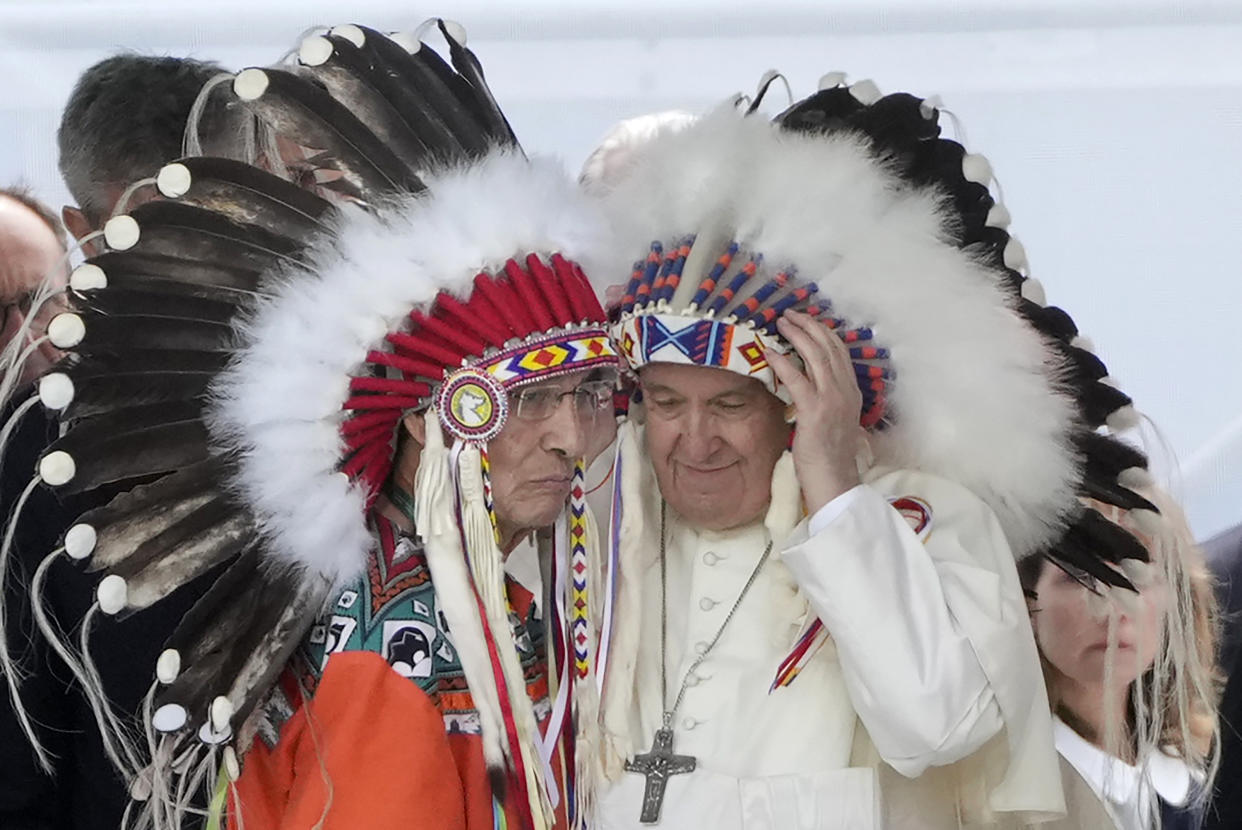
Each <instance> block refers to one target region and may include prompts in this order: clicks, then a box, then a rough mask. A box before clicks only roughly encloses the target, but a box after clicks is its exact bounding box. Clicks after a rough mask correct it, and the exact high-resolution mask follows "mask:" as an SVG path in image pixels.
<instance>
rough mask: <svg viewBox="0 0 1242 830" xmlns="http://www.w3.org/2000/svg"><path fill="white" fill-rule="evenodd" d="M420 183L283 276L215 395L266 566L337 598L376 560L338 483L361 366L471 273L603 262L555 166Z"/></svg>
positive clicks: (486, 165)
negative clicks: (538, 258) (316, 582)
mask: <svg viewBox="0 0 1242 830" xmlns="http://www.w3.org/2000/svg"><path fill="white" fill-rule="evenodd" d="M426 183H427V185H428V188H429V190H428V191H427V192H426V193H424V194H421V195H419V196H412V197H407V198H405V199H403V200H401V201H399V202H397V203H395V204H394V205H392V206H390V207H388V208H386V209H384V210H383V211H382V212H381V213H380V214H379V215H376V214H372V213H367V212H365V211H363V210H361V209H359V208H355V207H346V208H344V209H343V210H342V211H341V218H340V220H339V222H338V225H337V227H336V228H335V232H334V233H331V234H328V235H325V237H324V238H322V239H320V240H319V241H318V242H317V243H316V244H315V245H314V246H313V248H312V250H311V252H310V253H309V261H311V262H313V263H314V266H313V268H310V269H294V270H288V271H287V272H285V273H282V274H279V275H276V279H275V280H274V285H272V288H271V291H270V295H269V296H268V297H266V298H265V299H264V300H263V301H262V302H261V303H260V304H259V305H258V307H257V308H256V309H255V310H254V312H253V313H252V314H251V315H250V316H249V317H248V319H246V320H245V321H244V322H243V323H241V324H240V325H239V326H238V335H239V340H240V343H241V346H240V348H239V350H238V352H237V354H236V355H235V358H234V360H233V361H232V363H231V365H230V366H229V368H228V369H227V370H226V371H225V372H224V373H223V374H222V375H221V377H220V378H219V379H218V380H217V382H216V384H215V385H214V386H213V389H212V393H213V402H212V406H211V410H210V418H209V423H210V425H211V429H212V435H213V438H214V439H215V441H216V444H217V446H218V447H219V449H221V450H224V451H231V452H235V453H236V454H237V456H238V458H239V473H238V475H237V476H236V478H235V480H234V481H233V486H234V487H235V489H236V490H237V491H238V493H239V495H240V496H241V497H242V498H243V499H244V500H245V501H246V503H247V504H249V505H250V506H251V507H252V509H253V510H254V512H255V514H256V516H257V517H258V521H259V523H260V527H261V530H262V532H263V533H264V534H265V535H266V537H267V539H268V545H267V550H268V551H269V552H270V553H271V555H272V557H273V559H274V562H273V564H277V565H285V566H290V567H299V568H305V569H309V570H311V571H315V572H318V573H321V574H323V575H325V576H327V577H328V578H330V579H332V580H334V581H335V582H336V583H337V584H343V583H345V582H347V581H349V580H351V579H352V578H354V577H356V576H357V575H358V574H360V573H361V572H362V570H363V568H364V567H365V564H366V559H367V556H368V554H369V552H370V550H371V548H372V546H373V541H372V538H371V535H370V533H369V532H368V530H367V525H366V520H365V515H364V513H365V511H364V508H365V495H364V492H363V490H362V488H360V487H358V486H356V485H354V484H352V483H350V482H349V481H348V480H347V479H346V477H345V476H344V475H343V474H341V473H338V472H337V468H338V466H339V464H340V461H341V459H342V455H343V451H344V444H343V442H342V440H341V437H340V434H339V431H338V430H339V427H340V424H341V421H342V420H343V413H342V411H341V406H342V405H343V404H344V403H345V400H346V398H347V397H348V384H349V378H350V376H352V375H355V374H358V373H359V372H360V370H361V367H362V363H363V362H364V360H365V358H366V354H367V352H368V351H369V350H371V349H377V348H383V340H384V336H385V335H386V334H387V333H388V332H390V331H395V330H399V329H400V328H401V327H402V326H403V323H404V320H405V318H406V316H407V315H408V314H409V312H410V311H411V310H412V309H414V308H416V307H423V308H425V307H426V306H427V305H428V304H429V303H430V301H431V300H433V299H434V298H435V296H436V295H437V294H438V293H439V292H441V291H450V292H452V293H454V294H456V295H457V296H459V297H460V298H462V299H466V298H467V297H468V296H469V294H470V291H471V284H472V281H473V279H474V277H475V275H476V274H477V273H479V272H480V271H484V270H488V271H495V270H496V269H498V268H499V267H500V266H502V265H503V264H504V262H505V261H506V260H508V259H510V258H512V257H518V258H519V259H520V258H524V257H525V256H526V255H527V254H529V253H536V252H537V253H540V254H541V255H543V256H545V257H546V256H547V255H550V254H551V253H554V252H560V253H562V254H563V255H564V256H565V257H566V258H568V259H572V260H577V261H580V262H581V261H582V259H583V257H584V256H585V255H586V253H587V252H590V251H598V250H600V249H601V247H602V246H604V242H603V234H604V232H605V225H604V223H603V222H602V221H601V219H600V217H599V214H598V209H597V207H596V206H595V205H593V204H592V203H591V202H589V201H587V200H586V199H585V198H584V197H583V196H582V195H581V194H580V193H579V191H578V189H577V188H576V187H575V186H574V184H573V182H572V180H571V179H569V178H568V177H567V176H566V174H565V172H564V170H563V169H562V167H561V166H560V165H559V164H558V163H554V162H551V161H547V160H527V159H526V158H524V157H522V156H521V155H520V154H519V153H518V152H516V151H512V150H498V151H495V152H493V153H492V154H491V155H490V156H488V157H487V158H486V159H484V160H482V161H480V162H478V163H475V164H473V165H471V166H469V167H458V168H453V169H449V170H447V171H445V172H443V173H440V174H438V175H435V176H431V177H427V179H426Z"/></svg>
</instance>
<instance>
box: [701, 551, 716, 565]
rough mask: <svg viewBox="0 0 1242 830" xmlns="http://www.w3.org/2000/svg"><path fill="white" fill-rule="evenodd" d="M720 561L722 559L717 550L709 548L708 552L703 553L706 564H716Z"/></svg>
mask: <svg viewBox="0 0 1242 830" xmlns="http://www.w3.org/2000/svg"><path fill="white" fill-rule="evenodd" d="M719 561H720V557H719V556H717V555H716V552H715V551H710V550H709V551H708V552H707V553H705V554H703V562H704V564H707V565H715V564H716V563H717V562H719Z"/></svg>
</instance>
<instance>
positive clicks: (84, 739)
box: [0, 53, 244, 830]
mask: <svg viewBox="0 0 1242 830" xmlns="http://www.w3.org/2000/svg"><path fill="white" fill-rule="evenodd" d="M222 71H223V70H222V68H221V67H220V66H218V65H217V64H214V63H210V62H203V61H197V60H190V59H183V58H175V57H148V56H143V55H136V54H128V53H127V54H120V55H115V56H112V57H109V58H106V59H105V60H103V61H100V62H99V63H97V64H95V65H94V66H92V67H90V68H89V69H87V70H86V71H85V72H84V73H83V74H82V76H81V77H80V78H79V80H78V82H77V85H76V86H75V87H74V90H73V93H72V94H71V95H70V98H69V101H68V103H67V104H66V106H65V110H64V114H63V116H62V119H61V124H60V129H59V132H58V140H59V145H60V169H61V173H62V175H63V177H64V181H65V185H66V187H67V188H68V189H69V192H70V193H71V194H72V195H73V197H74V199H75V201H76V202H77V205H76V206H65V207H64V208H63V209H62V212H61V215H62V217H63V220H64V223H65V226H66V227H67V228H68V229H69V231H70V232H71V233H72V235H73V236H74V237H76V238H79V239H81V238H82V237H84V236H86V235H87V234H89V233H91V232H92V231H94V230H98V229H99V228H101V227H102V226H103V224H104V222H106V221H107V219H108V218H109V216H110V215H111V214H112V212H113V209H114V208H115V206H116V203H117V200H118V199H120V198H121V196H122V194H123V193H124V191H125V188H126V187H127V185H128V183H130V182H132V181H135V180H138V179H141V178H143V177H148V176H152V175H154V173H155V172H156V171H157V170H158V169H159V166H160V165H161V164H163V163H164V162H166V161H168V160H170V159H173V158H177V157H178V156H180V155H181V154H182V141H183V134H184V132H185V125H186V121H187V118H188V117H189V115H190V113H191V109H192V108H193V106H194V103H195V100H196V99H197V97H198V94H199V90H200V89H201V88H202V86H203V84H204V83H206V82H207V81H208V80H210V79H211V78H212V77H213V76H216V75H218V74H219V73H221V72H222ZM120 112H123V113H126V114H127V116H126V117H121V118H118V117H117V113H120ZM200 123H201V124H202V126H203V132H204V142H203V144H204V150H205V151H208V152H211V151H215V152H219V153H225V154H227V153H228V152H230V148H231V147H232V146H233V145H232V142H234V141H235V140H238V134H239V132H240V131H241V130H242V129H243V127H244V123H243V122H242V121H241V120H240V119H235V118H233V117H232V113H231V112H228V111H226V110H225V109H224V108H223V107H216V108H209V109H208V110H207V111H206V113H205V114H204V117H203V119H202V120H201V122H200ZM154 192H155V191H154V188H146V189H145V190H142V191H136V192H135V194H134V198H132V199H131V200H130V202H129V205H130V206H131V207H132V206H133V205H135V204H137V203H138V202H141V201H145V200H148V199H150V198H152V197H153V195H154ZM64 240H65V234H64V229H62V228H61V227H60V225H59V223H58V222H57V220H56V216H55V214H54V213H53V212H51V211H49V210H48V209H47V208H45V207H43V206H41V205H39V204H38V203H37V202H34V201H33V200H31V199H30V198H29V197H28V196H27V195H25V194H24V193H21V192H16V193H10V192H6V193H5V195H4V196H3V197H0V280H2V282H0V292H3V293H0V298H2V299H3V301H4V303H5V306H4V308H5V318H4V330H3V331H4V337H5V339H6V341H7V340H8V339H9V338H10V337H12V336H13V334H14V333H15V332H17V331H18V329H19V328H20V326H21V321H22V319H23V318H24V315H25V313H26V310H28V309H29V308H30V303H31V300H32V298H33V297H34V293H35V291H36V290H37V289H38V287H39V286H40V284H41V282H43V281H44V280H45V278H47V279H49V280H50V287H51V288H53V289H58V288H62V287H63V284H64V279H65V276H66V275H67V272H68V269H67V268H65V266H64V265H63V263H62V260H63V257H64ZM87 247H88V249H89V247H90V246H89V243H88V246H87ZM88 253H89V250H88ZM58 306H59V303H57V302H56V301H55V300H53V301H52V302H51V303H49V304H45V306H44V309H43V311H42V312H41V313H40V317H39V319H40V321H41V322H42V324H43V325H46V324H47V321H48V320H49V319H50V318H51V316H52V314H53V312H54V310H56V309H57V308H58ZM36 334H37V329H36V330H31V331H30V332H28V333H27V334H26V336H27V337H28V338H30V339H33V338H34V337H35V336H36ZM58 357H59V354H58V353H57V352H56V350H55V349H54V348H53V347H51V346H50V345H45V346H42V347H40V350H39V352H38V354H37V355H35V356H34V357H33V358H32V359H31V360H28V361H27V363H26V369H25V371H24V373H23V374H24V384H23V386H22V388H21V389H18V390H16V392H15V394H14V395H13V398H12V405H8V406H6V407H5V412H4V420H5V421H8V419H9V417H10V416H11V415H12V413H13V410H14V409H15V405H16V404H18V403H19V402H21V401H22V400H24V399H26V398H27V397H28V396H29V394H30V392H31V391H33V390H32V388H31V385H32V384H33V382H35V381H36V380H37V378H38V377H39V375H41V374H42V373H44V372H45V371H46V370H47V369H48V368H49V367H51V366H52V365H53V363H54V361H55V360H56V359H57V358H58ZM56 435H57V428H56V422H55V418H54V417H52V413H49V412H48V411H47V410H45V409H44V407H42V406H40V405H35V406H34V407H33V408H32V409H30V410H29V411H28V412H27V413H26V414H25V415H24V416H23V417H22V419H21V422H20V423H19V424H17V427H16V429H15V431H14V433H13V436H12V438H11V440H10V443H9V449H8V450H7V452H8V455H6V457H5V459H4V461H5V463H4V466H3V491H2V496H0V512H2V513H3V515H5V516H8V515H10V513H11V511H12V509H13V507H14V505H15V504H16V502H17V499H18V498H19V496H20V494H21V492H22V490H23V489H24V488H25V487H26V486H27V485H28V484H29V482H30V478H31V475H32V473H33V471H34V469H35V466H36V463H37V461H38V459H39V457H40V455H41V454H42V453H43V451H44V449H45V447H46V446H47V445H48V443H50V442H51V441H52V440H54V438H55V437H56ZM95 501H96V498H95V497H91V499H89V500H88V499H85V498H82V497H77V498H73V497H70V498H66V499H64V500H61V499H59V498H58V497H57V496H56V495H55V493H54V492H53V491H51V490H50V489H48V488H44V487H37V488H35V489H34V490H33V491H32V493H31V495H30V500H29V501H28V502H27V503H26V505H25V507H24V509H23V511H22V516H21V521H20V522H19V523H18V525H17V530H16V534H15V537H14V546H13V552H12V554H13V560H12V561H11V563H10V568H11V574H10V576H11V577H14V578H11V579H9V580H8V581H7V582H6V584H5V586H4V590H5V596H4V608H5V611H4V613H5V614H6V620H7V623H8V629H9V632H10V634H11V636H13V638H14V639H15V640H16V641H18V642H23V643H24V642H29V646H28V648H26V649H24V650H19V651H18V652H17V653H16V654H15V655H14V656H15V657H16V658H17V659H18V660H19V663H20V665H21V667H22V668H23V669H24V670H25V672H26V673H27V674H28V676H27V677H25V678H24V680H22V682H21V685H20V689H19V693H20V696H21V700H22V701H23V702H24V704H25V705H26V706H28V707H31V709H32V712H31V715H32V720H33V721H34V722H35V725H34V728H35V729H36V730H37V733H38V735H39V737H40V739H41V740H42V741H43V742H44V744H45V745H46V746H47V748H48V749H49V751H50V752H51V754H52V755H54V756H55V758H54V759H53V764H54V766H53V769H52V770H48V769H46V768H45V767H44V766H43V765H42V764H41V763H40V761H39V760H38V759H37V758H36V756H35V755H34V754H33V753H32V751H31V749H30V747H29V744H28V742H27V741H26V739H25V736H24V735H23V734H22V730H21V726H20V724H19V722H18V718H17V715H16V713H15V711H14V709H13V707H12V704H11V700H10V697H9V696H8V695H2V696H0V769H3V770H4V771H5V775H4V777H3V780H2V781H0V827H2V828H4V830H28V829H29V830H70V829H71V828H72V830H95V828H99V830H103V828H108V830H114V828H116V827H118V826H119V825H120V821H121V815H122V812H123V811H124V809H125V805H126V803H127V802H128V800H129V793H128V791H127V788H126V786H125V785H124V784H123V782H122V781H121V780H120V777H119V776H118V775H117V773H116V771H115V770H114V769H113V767H112V765H111V764H110V762H109V761H108V759H107V757H106V755H105V753H104V749H103V744H102V741H101V738H100V735H99V732H98V729H97V727H96V724H95V720H94V718H93V716H92V714H91V711H90V709H89V707H88V705H87V702H86V700H85V699H84V698H83V696H82V695H81V692H80V690H79V689H78V688H77V686H76V685H75V684H74V683H73V682H72V681H71V680H70V673H69V672H68V671H67V670H66V669H65V667H64V666H63V664H62V663H61V662H60V661H59V658H57V657H56V656H55V655H54V654H52V653H51V652H50V650H49V648H48V645H47V643H46V641H45V640H44V639H43V638H42V636H41V635H40V634H39V632H38V631H37V629H36V628H35V626H34V624H33V621H32V619H31V616H30V613H31V612H30V606H29V600H28V597H27V596H26V594H25V586H27V585H28V583H29V580H30V577H31V575H32V573H33V572H34V569H35V567H36V565H37V563H38V562H39V561H40V560H41V559H42V558H43V557H44V556H46V555H47V554H48V553H49V552H50V551H52V550H53V549H54V548H55V547H56V545H57V543H58V541H59V539H60V536H61V534H62V533H63V532H64V531H65V529H66V527H67V526H68V524H69V522H70V520H71V519H72V517H74V516H76V515H78V514H80V513H81V512H82V511H83V510H84V509H87V508H89V507H92V506H94V503H95ZM46 585H47V588H46V593H47V605H48V608H49V610H50V611H51V613H52V616H53V618H55V619H56V620H60V621H64V622H62V628H64V629H65V630H66V631H71V629H72V625H71V624H67V623H70V622H71V621H73V620H77V619H80V618H81V616H82V613H83V611H84V609H86V608H87V607H88V606H89V605H90V604H91V602H92V601H93V600H94V587H95V585H94V579H93V578H91V577H90V575H89V574H87V573H84V572H83V571H82V570H81V569H80V568H76V567H74V566H73V565H72V564H70V563H69V562H67V561H65V560H63V559H61V560H59V561H57V563H56V564H55V565H54V566H53V567H52V569H51V572H50V573H49V576H48V579H47V582H46ZM200 593H201V589H200V588H199V587H198V586H197V585H191V586H188V587H187V588H186V589H184V590H183V591H181V592H180V593H179V594H177V595H176V596H175V597H174V598H173V599H172V600H170V601H169V602H168V603H165V605H166V606H168V607H164V605H162V606H161V607H160V608H159V609H156V610H153V611H152V612H151V613H148V614H144V615H142V616H141V617H140V618H135V619H129V620H126V621H123V622H115V621H110V622H109V623H108V624H106V625H104V626H102V627H101V629H100V631H99V633H98V634H97V638H96V642H97V643H98V644H99V645H98V646H97V647H98V648H99V649H100V651H101V659H100V660H99V667H100V671H101V674H102V680H103V686H104V688H105V689H106V690H107V692H108V694H109V697H110V698H111V700H112V702H113V703H114V704H115V707H116V708H117V709H118V710H119V711H121V712H133V711H135V710H136V709H137V707H138V705H139V701H140V700H141V698H142V696H143V694H144V693H145V692H146V691H147V686H148V684H149V679H150V678H149V674H150V666H151V665H152V663H153V662H154V661H155V659H156V657H157V656H158V654H159V652H160V649H161V647H162V646H163V643H164V641H165V639H166V638H167V636H168V634H169V633H170V632H171V631H172V628H173V625H174V623H175V621H176V620H178V619H180V617H181V616H183V615H184V614H185V612H186V611H187V610H188V609H189V607H190V605H191V604H192V603H193V602H194V600H195V599H197V597H198V595H199V594H200Z"/></svg>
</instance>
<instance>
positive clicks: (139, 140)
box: [56, 52, 251, 239]
mask: <svg viewBox="0 0 1242 830" xmlns="http://www.w3.org/2000/svg"><path fill="white" fill-rule="evenodd" d="M224 71H225V70H224V68H223V67H222V66H220V65H219V64H217V63H213V62H211V61H200V60H194V59H192V58H176V57H168V56H161V57H155V56H147V55H139V54H134V53H129V52H127V53H122V54H119V55H113V56H112V57H109V58H105V59H104V60H102V61H100V62H99V63H97V64H95V65H94V66H92V67H91V68H90V69H87V70H86V71H85V72H84V73H82V77H81V78H79V79H78V83H77V85H76V86H74V88H73V92H72V94H71V95H70V96H69V102H68V103H67V104H66V105H65V111H64V114H63V115H62V116H61V121H60V129H59V130H58V131H57V133H56V140H57V144H58V146H59V149H60V161H59V166H60V174H61V177H62V178H63V179H64V181H65V187H67V188H68V189H69V193H70V194H71V195H72V196H73V198H74V201H75V202H77V204H76V206H74V205H66V206H65V207H64V208H62V209H61V216H62V217H63V219H64V222H65V227H66V228H68V229H69V232H70V233H71V234H73V236H74V237H76V238H78V239H81V238H82V237H83V236H85V235H86V234H88V233H90V232H91V231H95V230H99V229H100V228H102V227H103V225H104V222H106V221H107V220H108V218H109V217H110V216H111V215H112V212H113V209H114V208H115V207H116V205H117V201H118V200H119V199H120V198H121V196H122V195H123V194H124V193H125V189H126V188H127V187H129V186H130V185H131V184H133V183H134V182H137V181H140V180H142V179H144V178H147V177H151V176H154V175H155V173H156V171H157V170H158V169H159V166H160V165H161V164H163V163H164V162H167V161H170V160H172V159H175V158H177V157H179V156H181V155H183V152H182V150H183V146H184V137H185V131H186V123H187V121H188V119H189V117H190V115H191V110H192V109H193V107H194V104H195V101H196V100H197V99H198V94H199V91H200V90H201V89H202V88H203V85H204V84H206V83H207V82H208V81H209V80H211V79H212V78H214V77H216V76H218V75H221V74H222V73H224ZM118 112H124V113H127V114H128V117H125V118H118V117H117V113H118ZM249 121H250V115H249V114H248V113H246V112H245V110H243V109H242V108H241V107H239V106H237V105H236V104H232V103H227V102H225V101H223V99H221V98H219V97H211V98H210V99H209V106H207V108H206V109H205V110H204V111H203V113H202V117H201V118H197V119H196V123H197V124H198V125H199V126H200V132H201V135H200V145H201V150H202V153H201V154H202V155H208V156H213V155H214V156H225V157H228V158H233V157H235V156H237V155H238V154H240V153H241V152H242V147H243V145H244V136H245V134H246V131H247V129H249V127H250V126H251V125H250V123H249ZM155 195H156V194H155V188H154V186H153V183H152V185H150V186H146V187H144V188H140V189H138V190H136V191H135V192H134V194H133V195H132V196H131V197H130V199H129V200H128V204H127V205H126V206H125V207H127V208H133V207H135V206H137V205H138V204H141V203H142V202H143V201H146V200H149V199H151V198H154V197H155Z"/></svg>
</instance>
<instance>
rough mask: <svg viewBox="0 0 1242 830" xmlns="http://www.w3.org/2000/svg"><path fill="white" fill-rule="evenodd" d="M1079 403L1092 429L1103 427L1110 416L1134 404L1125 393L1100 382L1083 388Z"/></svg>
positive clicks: (1080, 392)
mask: <svg viewBox="0 0 1242 830" xmlns="http://www.w3.org/2000/svg"><path fill="white" fill-rule="evenodd" d="M1078 401H1079V403H1080V404H1081V406H1082V413H1083V418H1084V419H1085V420H1086V422H1087V423H1088V424H1089V425H1090V426H1092V427H1099V426H1102V425H1103V424H1104V423H1105V422H1106V421H1107V420H1108V416H1110V415H1112V414H1113V413H1114V412H1116V411H1117V410H1118V409H1121V408H1122V407H1126V406H1129V405H1130V404H1131V403H1133V401H1132V400H1130V396H1129V395H1127V394H1126V393H1125V392H1122V391H1121V390H1120V389H1115V388H1114V387H1112V386H1109V385H1108V384H1107V383H1099V382H1098V381H1097V382H1096V383H1091V384H1088V385H1087V386H1085V387H1083V388H1082V389H1081V390H1080V391H1079V397H1078Z"/></svg>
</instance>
